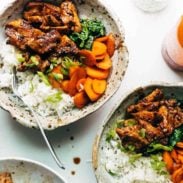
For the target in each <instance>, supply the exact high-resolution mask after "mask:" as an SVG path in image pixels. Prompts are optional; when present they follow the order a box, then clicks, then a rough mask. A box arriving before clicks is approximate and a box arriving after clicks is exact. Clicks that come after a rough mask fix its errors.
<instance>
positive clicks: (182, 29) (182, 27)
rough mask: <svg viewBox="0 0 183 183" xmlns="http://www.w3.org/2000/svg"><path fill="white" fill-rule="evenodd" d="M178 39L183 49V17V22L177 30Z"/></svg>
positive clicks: (182, 21)
mask: <svg viewBox="0 0 183 183" xmlns="http://www.w3.org/2000/svg"><path fill="white" fill-rule="evenodd" d="M177 38H178V41H179V43H180V45H181V46H182V47H183V16H182V17H181V21H180V24H179V26H178V29H177Z"/></svg>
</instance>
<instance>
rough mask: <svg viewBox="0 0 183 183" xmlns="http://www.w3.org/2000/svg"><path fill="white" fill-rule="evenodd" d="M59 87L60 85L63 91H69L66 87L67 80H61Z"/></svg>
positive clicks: (67, 85)
mask: <svg viewBox="0 0 183 183" xmlns="http://www.w3.org/2000/svg"><path fill="white" fill-rule="evenodd" d="M61 87H62V90H63V91H64V92H66V93H68V92H69V88H68V87H69V80H64V81H62V83H61Z"/></svg>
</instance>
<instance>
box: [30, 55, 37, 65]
mask: <svg viewBox="0 0 183 183" xmlns="http://www.w3.org/2000/svg"><path fill="white" fill-rule="evenodd" d="M30 60H31V62H32V63H33V64H34V65H39V60H38V59H37V58H36V56H31V57H30Z"/></svg>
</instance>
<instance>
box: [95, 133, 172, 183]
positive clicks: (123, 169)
mask: <svg viewBox="0 0 183 183" xmlns="http://www.w3.org/2000/svg"><path fill="white" fill-rule="evenodd" d="M104 136H105V135H104ZM102 138H103V139H102V144H103V143H105V146H102V147H103V148H102V150H100V164H101V165H102V166H100V169H99V170H97V171H98V174H100V173H99V172H100V171H105V172H106V173H104V176H102V177H100V176H99V183H171V181H170V176H169V175H160V174H158V173H157V172H156V171H155V170H154V169H153V168H152V167H151V161H152V159H151V158H150V157H140V158H139V159H137V160H136V161H134V163H130V162H129V157H130V156H129V154H127V153H125V152H122V151H121V150H120V149H119V148H118V144H119V143H121V142H120V140H119V139H118V140H111V141H110V143H108V142H106V140H105V137H102ZM106 143H107V144H106ZM159 159H160V160H161V159H162V157H161V156H159ZM163 170H164V171H166V168H164V169H163ZM111 173H112V174H114V175H111Z"/></svg>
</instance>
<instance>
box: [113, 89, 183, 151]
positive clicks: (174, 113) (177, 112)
mask: <svg viewBox="0 0 183 183" xmlns="http://www.w3.org/2000/svg"><path fill="white" fill-rule="evenodd" d="M127 112H128V115H130V116H131V117H133V118H132V119H133V120H135V121H136V124H135V126H131V127H128V126H126V125H125V126H123V127H121V128H117V129H116V132H117V134H118V135H119V137H120V139H121V142H122V145H123V146H124V147H128V146H129V145H132V146H134V147H135V150H136V151H137V152H142V151H143V149H144V148H146V147H147V146H148V145H150V144H151V143H152V142H154V141H158V142H160V143H162V144H164V145H166V143H167V137H168V136H169V135H171V134H172V132H173V130H174V129H175V128H178V127H180V126H181V125H182V124H183V109H181V108H180V107H179V106H178V105H177V102H176V100H174V99H170V100H165V99H164V97H163V92H162V91H161V90H160V89H155V90H154V91H153V92H152V93H150V94H149V95H148V96H146V97H145V98H143V99H142V100H140V101H139V102H138V103H137V104H135V105H130V106H129V107H128V108H127ZM126 121H127V120H126ZM124 123H125V122H124ZM125 124H126V123H125ZM142 132H143V133H142Z"/></svg>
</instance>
